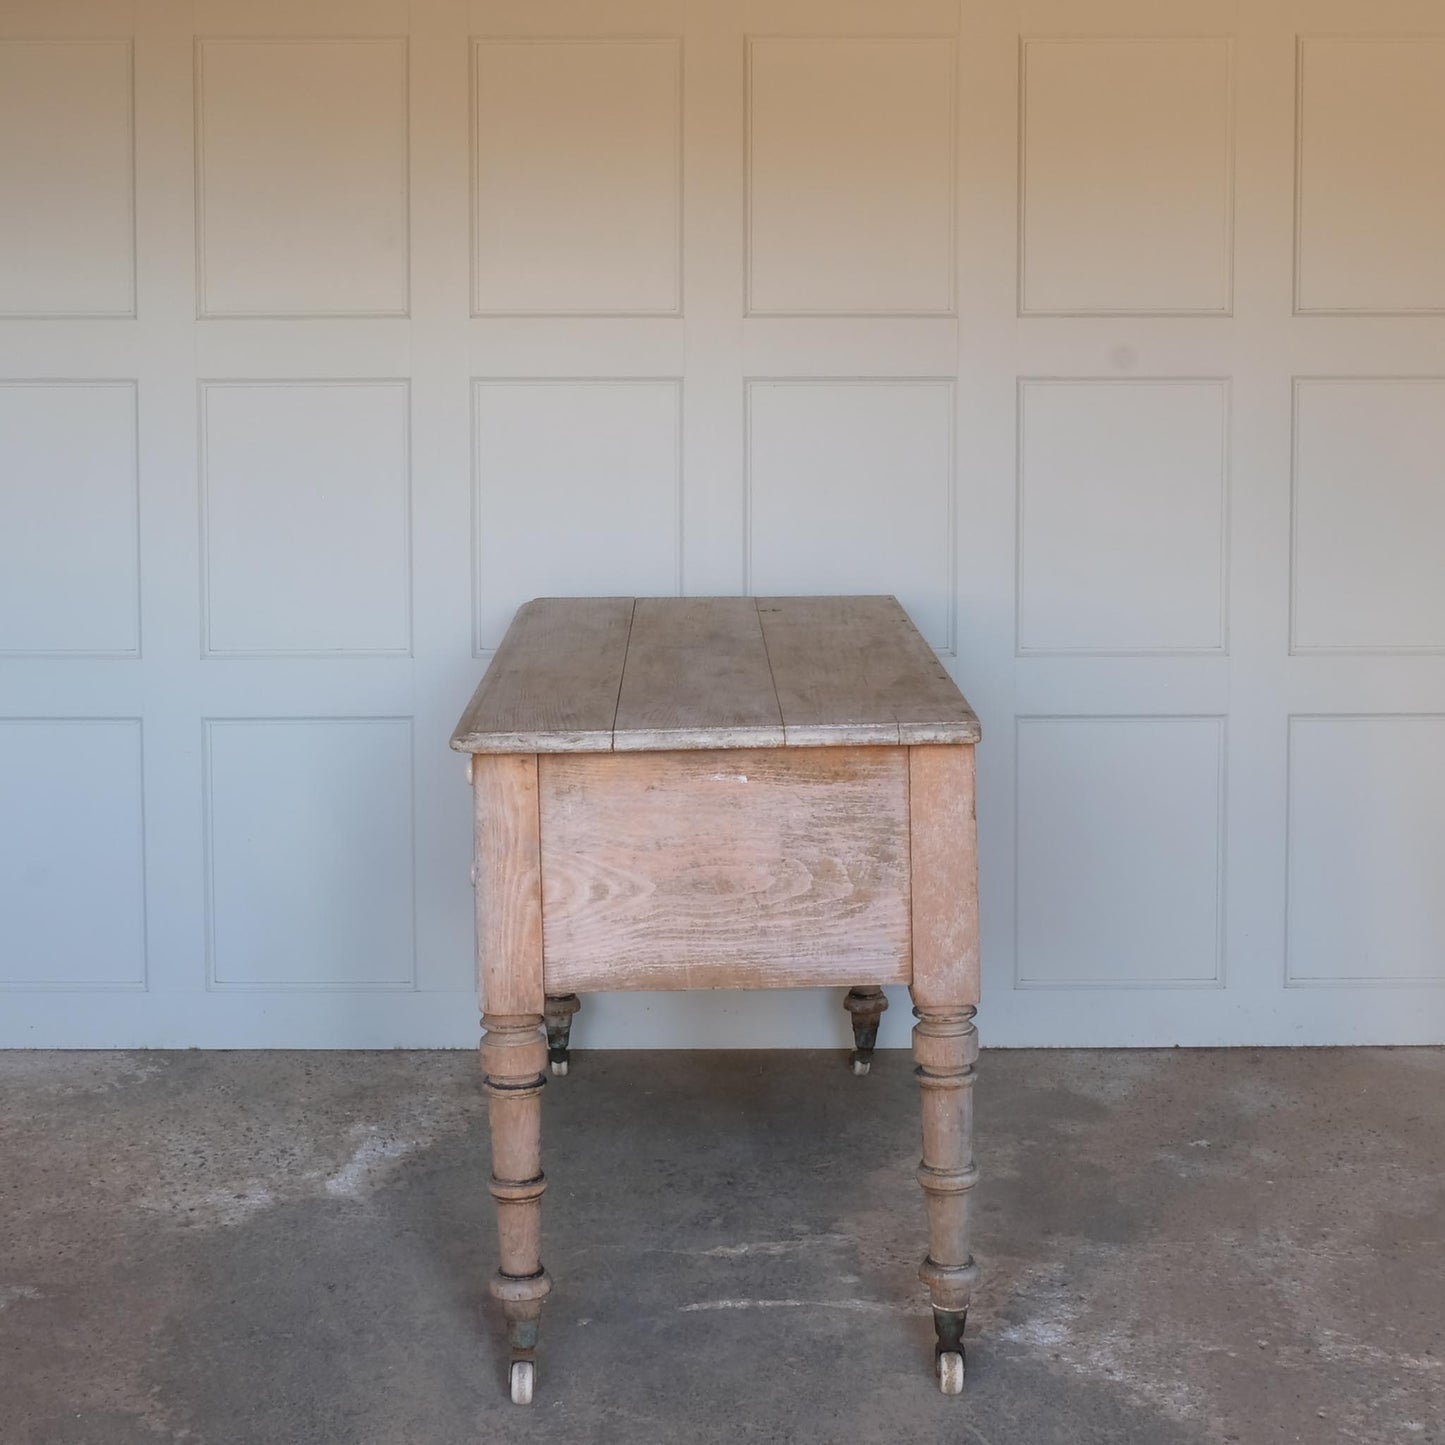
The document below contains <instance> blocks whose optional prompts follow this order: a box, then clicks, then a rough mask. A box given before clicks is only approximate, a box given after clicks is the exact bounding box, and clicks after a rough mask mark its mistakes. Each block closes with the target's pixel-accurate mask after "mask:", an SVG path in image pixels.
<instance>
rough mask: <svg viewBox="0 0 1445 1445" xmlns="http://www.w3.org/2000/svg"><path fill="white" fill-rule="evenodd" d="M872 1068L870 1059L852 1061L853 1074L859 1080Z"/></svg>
mask: <svg viewBox="0 0 1445 1445" xmlns="http://www.w3.org/2000/svg"><path fill="white" fill-rule="evenodd" d="M872 1067H873V1060H872V1059H854V1060H853V1072H854V1073H855V1074H856V1075H857V1076H858V1077H859V1078H860V1079H861V1078H862V1077H863V1075H864V1074H866V1073H867V1072H868V1070H869V1069H871V1068H872Z"/></svg>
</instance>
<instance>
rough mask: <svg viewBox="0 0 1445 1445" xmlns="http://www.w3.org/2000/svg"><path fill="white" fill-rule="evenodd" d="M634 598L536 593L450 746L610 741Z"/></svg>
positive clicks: (548, 748) (567, 746) (572, 747)
mask: <svg viewBox="0 0 1445 1445" xmlns="http://www.w3.org/2000/svg"><path fill="white" fill-rule="evenodd" d="M632 608H633V599H632V598H631V597H582V598H574V597H538V598H536V599H534V600H533V601H531V602H528V603H527V604H526V605H525V606H523V607H521V608H519V609H518V611H517V615H516V617H514V618H513V619H512V625H511V626H510V627H509V628H508V629H507V635H506V636H505V637H504V638H503V639H502V644H501V646H500V647H499V648H498V649H497V651H496V655H495V656H494V657H493V658H492V661H491V665H490V666H489V667H488V668H487V672H486V676H485V677H483V679H482V682H481V685H480V686H479V687H478V688H477V690H476V692H475V693H474V694H473V696H472V700H471V702H470V703H469V704H468V705H467V710H466V711H465V712H464V713H463V714H462V717H461V721H460V722H459V723H458V724H457V727H456V731H455V732H454V733H453V734H452V740H451V745H452V747H454V748H455V749H456V750H457V751H458V752H464V753H535V752H573V751H585V750H588V749H596V748H603V749H606V748H610V747H611V746H612V725H613V719H614V718H615V717H616V715H617V691H618V687H619V686H620V684H621V681H622V667H623V662H624V660H625V658H626V656H627V635H628V632H629V630H630V628H631V626H632Z"/></svg>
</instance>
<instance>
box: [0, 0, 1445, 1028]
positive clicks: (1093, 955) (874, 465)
mask: <svg viewBox="0 0 1445 1445" xmlns="http://www.w3.org/2000/svg"><path fill="white" fill-rule="evenodd" d="M0 136H3V144H0V652H3V654H4V656H3V659H0V1043H4V1044H50V1045H66V1044H69V1045H115V1044H128V1045H136V1044H156V1045H188V1044H200V1045H356V1046H366V1045H391V1044H410V1045H418V1044H438V1045H468V1044H471V1043H472V1042H473V1041H474V1038H475V1033H476V1008H475V998H474V994H473V985H472V961H471V960H472V937H471V931H472V930H471V919H470V908H469V903H470V893H469V885H468V865H469V839H468V819H467V812H468V796H467V790H466V788H465V786H464V783H463V779H462V763H461V760H460V759H459V758H457V757H456V756H455V755H452V754H450V753H449V752H448V751H447V749H446V746H445V743H446V738H447V735H448V733H449V731H450V728H451V725H452V723H453V721H454V719H455V717H456V715H457V714H458V713H459V712H460V709H461V707H462V705H463V703H464V702H465V700H466V698H467V696H468V695H469V693H470V692H471V689H472V687H473V686H474V685H475V682H476V680H477V678H478V677H479V676H480V674H481V671H482V669H483V668H484V666H485V664H486V660H487V658H488V656H489V655H490V652H491V650H492V649H493V648H494V647H495V646H496V644H497V641H498V639H499V638H500V636H501V634H502V632H503V630H504V629H505V626H506V624H507V621H508V619H509V617H510V614H511V612H512V610H513V609H514V608H515V607H516V605H517V604H518V603H520V602H521V601H523V600H525V599H526V598H528V597H531V596H533V595H537V594H546V593H573V594H588V593H611V592H636V593H644V594H646V593H661V594H670V593H678V592H683V593H693V594H704V593H737V592H753V591H757V592H768V593H775V592H809V591H860V592H861V591H891V592H895V593H897V595H898V596H899V597H900V598H901V599H902V601H903V602H904V604H905V605H906V606H907V607H908V609H909V610H910V612H911V613H912V615H913V617H914V618H915V620H916V621H917V623H918V625H919V627H920V629H921V630H922V632H923V634H924V636H925V637H926V638H927V639H928V640H929V642H930V643H932V645H933V646H934V647H935V648H936V649H937V650H938V652H939V653H940V655H941V656H942V657H943V658H944V659H945V661H946V663H947V665H948V666H949V668H950V669H951V670H952V671H954V673H955V674H956V676H957V677H958V679H959V681H960V683H961V684H962V685H963V687H964V689H965V691H966V692H967V693H968V694H969V697H970V699H971V700H972V701H973V703H974V704H975V706H976V708H977V710H978V711H979V713H980V715H981V717H982V719H983V722H984V732H985V741H984V743H983V745H982V747H981V749H980V755H979V767H980V789H981V795H980V828H981V833H982V845H983V917H984V928H985V939H984V945H985V946H984V968H985V998H984V1005H983V1008H982V1010H981V1012H980V1025H981V1027H982V1028H983V1030H984V1035H985V1037H986V1039H988V1040H989V1041H992V1042H995V1043H1006V1044H1028V1043H1033V1044H1039V1043H1043V1044H1070V1043H1073V1044H1105V1043H1124V1044H1170V1043H1186V1044H1228V1043H1249V1042H1258V1043H1323V1042H1348V1041H1397V1042H1421V1041H1433V1042H1440V1041H1442V1040H1445V988H1442V987H1441V985H1442V984H1445V887H1442V884H1441V880H1442V878H1445V11H1442V9H1441V7H1440V6H1439V4H1438V3H1437V0H1239V3H1237V4H1229V3H1214V0H1179V3H1174V4H1170V5H1167V6H1165V5H1160V4H1158V3H1157V0H1016V3H1011V0H1010V3H1006V0H958V3H955V0H691V3H683V0H590V3H589V0H471V3H468V0H411V3H406V0H330V3H329V0H134V3H126V0H66V3H64V4H56V3H53V0H0ZM860 982H866V980H860ZM894 1002H895V1007H894V1008H893V1010H892V1011H891V1012H890V1013H889V1014H888V1016H887V1018H886V1019H885V1024H884V1038H885V1041H886V1042H891V1043H899V1042H902V1041H903V1039H904V1037H905V1034H906V1027H907V1022H908V1020H907V1017H906V1014H907V1010H906V999H904V998H902V997H896V998H895V1000H894ZM845 1026H846V1016H845V1014H844V1012H843V1010H842V1008H841V1007H840V999H839V998H837V997H836V996H833V995H831V994H821V995H807V994H801V993H798V994H780V995H756V994H754V995H719V996H716V997H710V996H707V995H689V996H683V995H671V996H656V997H649V996H634V997H626V998H624V997H614V998H604V999H597V1000H595V1001H590V1002H589V1003H588V1004H587V1006H586V1010H585V1012H584V1013H583V1015H582V1016H581V1018H580V1020H579V1023H578V1040H579V1042H580V1043H582V1044H583V1045H596V1044H608V1045H633V1046H639V1045H662V1044H668V1045H700V1044H727V1045H749V1044H766V1045H776V1046H784V1045H800V1044H803V1045H815V1044H837V1043H840V1042H841V1040H842V1039H843V1037H844V1036H845V1033H846V1027H845Z"/></svg>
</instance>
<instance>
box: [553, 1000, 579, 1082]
mask: <svg viewBox="0 0 1445 1445" xmlns="http://www.w3.org/2000/svg"><path fill="white" fill-rule="evenodd" d="M581 1007H582V1000H581V999H579V998H578V997H577V995H576V994H575V993H549V994H548V995H547V1012H546V1019H547V1059H548V1061H549V1062H550V1063H551V1065H552V1072H553V1073H554V1074H556V1075H557V1077H558V1078H561V1077H562V1076H563V1075H564V1074H565V1073H566V1072H567V1064H568V1061H569V1059H570V1057H571V1056H570V1054H569V1053H568V1052H567V1049H568V1045H569V1044H570V1043H571V1041H572V1015H573V1014H575V1013H576V1012H577V1010H578V1009H580V1008H581Z"/></svg>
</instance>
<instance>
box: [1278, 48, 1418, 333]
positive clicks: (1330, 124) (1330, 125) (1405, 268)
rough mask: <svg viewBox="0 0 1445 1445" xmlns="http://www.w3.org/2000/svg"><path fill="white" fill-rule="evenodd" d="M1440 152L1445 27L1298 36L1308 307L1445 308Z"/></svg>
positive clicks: (1300, 276) (1299, 295)
mask: <svg viewBox="0 0 1445 1445" xmlns="http://www.w3.org/2000/svg"><path fill="white" fill-rule="evenodd" d="M1442 152H1445V37H1441V36H1410V37H1403V36H1402V37H1399V38H1380V37H1356V38H1350V37H1344V36H1329V37H1324V36H1320V37H1316V36H1309V37H1305V38H1302V39H1301V41H1300V47H1299V137H1298V149H1297V166H1298V176H1297V181H1296V184H1297V186H1298V192H1299V200H1298V211H1297V214H1298V234H1297V242H1296V244H1297V247H1298V253H1297V272H1296V282H1295V286H1296V292H1295V299H1296V304H1297V306H1298V307H1299V309H1300V310H1301V311H1326V312H1328V311H1356V312H1381V313H1401V314H1408V313H1412V312H1432V311H1433V312H1439V311H1445V206H1442V205H1441V204H1440V189H1441V184H1442V165H1445V162H1442V159H1441V157H1442Z"/></svg>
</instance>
